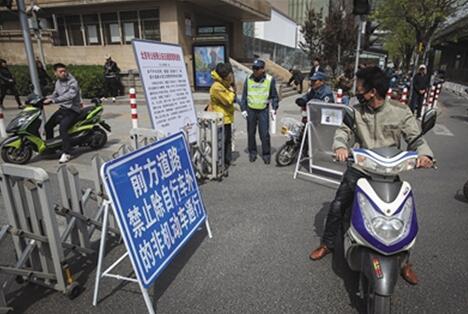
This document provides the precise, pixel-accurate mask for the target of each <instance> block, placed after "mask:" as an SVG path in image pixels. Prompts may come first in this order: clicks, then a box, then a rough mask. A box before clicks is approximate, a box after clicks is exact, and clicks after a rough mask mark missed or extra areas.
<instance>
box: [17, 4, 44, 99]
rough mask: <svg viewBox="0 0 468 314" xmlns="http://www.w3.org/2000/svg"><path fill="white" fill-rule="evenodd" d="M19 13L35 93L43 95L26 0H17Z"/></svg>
mask: <svg viewBox="0 0 468 314" xmlns="http://www.w3.org/2000/svg"><path fill="white" fill-rule="evenodd" d="M16 4H17V6H18V14H19V18H20V24H21V31H22V33H23V39H24V50H25V51H26V57H27V60H28V66H29V73H30V74H31V82H32V84H33V86H34V93H35V94H36V95H39V96H42V92H41V86H40V85H39V76H38V74H37V68H36V61H35V60H34V51H33V47H32V43H31V36H30V35H29V25H28V17H27V16H26V8H25V5H24V0H17V1H16Z"/></svg>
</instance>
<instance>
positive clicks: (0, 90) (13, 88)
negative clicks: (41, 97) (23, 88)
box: [0, 84, 21, 107]
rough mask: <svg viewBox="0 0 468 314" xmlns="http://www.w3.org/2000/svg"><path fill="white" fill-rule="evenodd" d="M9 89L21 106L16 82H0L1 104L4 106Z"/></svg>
mask: <svg viewBox="0 0 468 314" xmlns="http://www.w3.org/2000/svg"><path fill="white" fill-rule="evenodd" d="M8 91H10V94H11V95H13V96H15V100H16V103H17V104H18V107H19V106H21V100H20V98H19V94H18V90H17V89H16V85H15V84H0V105H1V106H3V100H4V99H5V96H6V95H7V92H8Z"/></svg>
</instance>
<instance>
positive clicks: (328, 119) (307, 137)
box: [294, 100, 346, 185]
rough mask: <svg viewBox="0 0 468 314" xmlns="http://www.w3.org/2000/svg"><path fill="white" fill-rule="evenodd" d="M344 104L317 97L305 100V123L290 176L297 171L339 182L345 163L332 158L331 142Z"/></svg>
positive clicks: (337, 183)
mask: <svg viewBox="0 0 468 314" xmlns="http://www.w3.org/2000/svg"><path fill="white" fill-rule="evenodd" d="M344 107H346V105H343V104H338V103H326V102H322V101H317V100H311V101H309V102H308V103H307V123H306V125H305V129H304V135H303V137H302V142H301V148H300V151H299V155H298V158H297V162H296V167H295V170H294V179H296V178H297V176H298V175H300V176H303V177H305V178H311V179H314V180H319V181H322V182H325V183H331V184H334V185H339V184H340V178H341V176H342V175H343V171H344V167H345V165H344V164H340V163H334V162H333V160H334V152H333V151H332V145H333V138H334V135H335V131H336V129H337V128H338V127H339V126H340V125H341V124H342V120H343V108H344ZM304 168H305V169H304Z"/></svg>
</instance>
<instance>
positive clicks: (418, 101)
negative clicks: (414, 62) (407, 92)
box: [411, 64, 430, 118]
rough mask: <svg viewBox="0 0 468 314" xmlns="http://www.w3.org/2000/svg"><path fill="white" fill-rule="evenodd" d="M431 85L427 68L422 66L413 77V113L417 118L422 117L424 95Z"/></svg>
mask: <svg viewBox="0 0 468 314" xmlns="http://www.w3.org/2000/svg"><path fill="white" fill-rule="evenodd" d="M429 83H430V77H429V75H427V68H426V66H425V65H424V64H421V65H420V66H419V68H418V72H417V73H416V74H415V75H414V77H413V95H412V97H411V111H412V112H413V113H415V112H416V118H420V117H421V111H422V104H423V101H424V95H425V94H426V91H427V90H428V88H429Z"/></svg>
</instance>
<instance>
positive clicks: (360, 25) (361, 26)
mask: <svg viewBox="0 0 468 314" xmlns="http://www.w3.org/2000/svg"><path fill="white" fill-rule="evenodd" d="M358 18H359V22H358V37H357V46H356V59H355V62H354V73H357V71H358V67H359V55H360V53H361V38H362V34H363V33H365V31H366V26H365V25H366V21H364V20H363V18H362V15H359V17H358ZM353 94H356V80H354V81H353Z"/></svg>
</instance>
